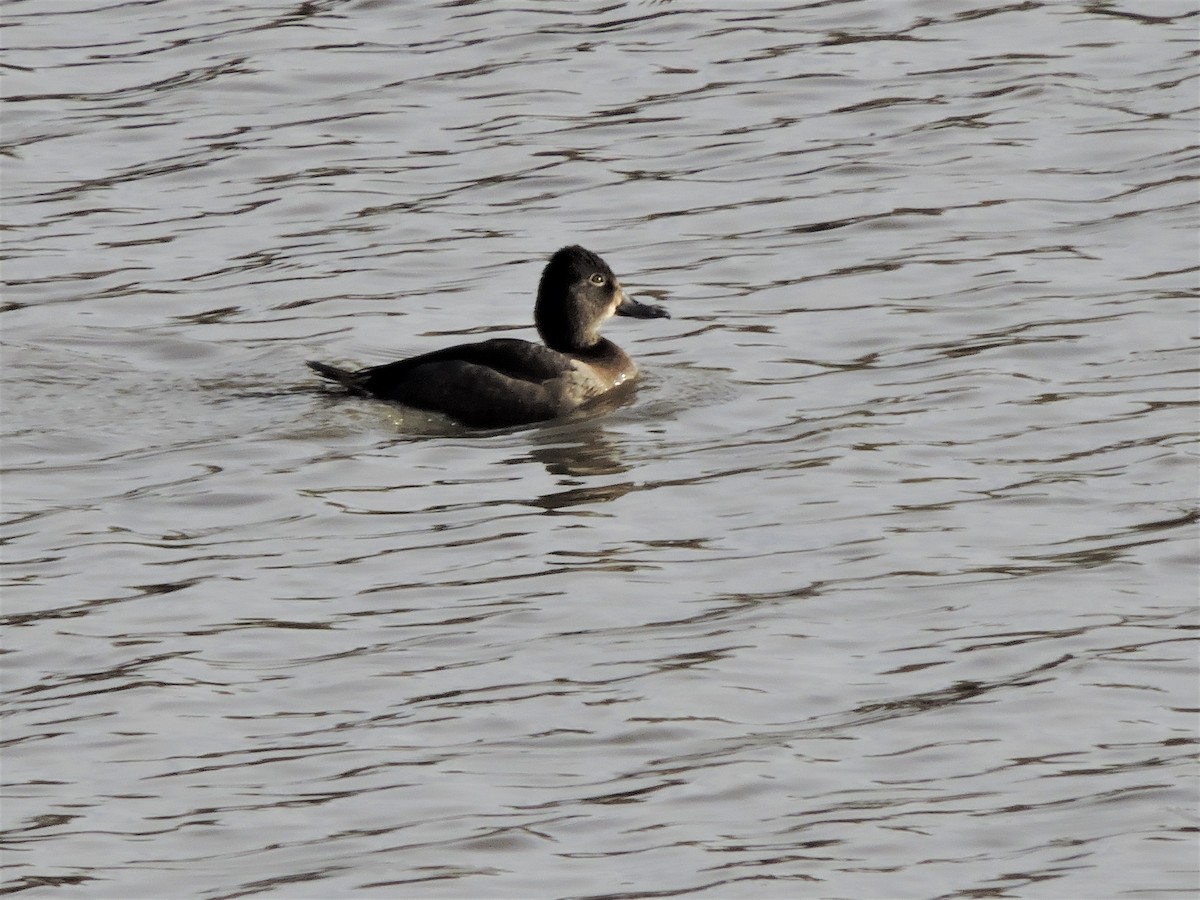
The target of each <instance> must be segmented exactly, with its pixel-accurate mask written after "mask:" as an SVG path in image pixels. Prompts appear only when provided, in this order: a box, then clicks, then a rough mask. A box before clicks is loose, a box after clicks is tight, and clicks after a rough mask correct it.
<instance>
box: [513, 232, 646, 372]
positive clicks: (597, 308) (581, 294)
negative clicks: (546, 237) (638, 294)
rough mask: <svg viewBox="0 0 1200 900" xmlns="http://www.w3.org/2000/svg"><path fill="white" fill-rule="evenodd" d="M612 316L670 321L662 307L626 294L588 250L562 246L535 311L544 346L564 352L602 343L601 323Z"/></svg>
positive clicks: (544, 279)
mask: <svg viewBox="0 0 1200 900" xmlns="http://www.w3.org/2000/svg"><path fill="white" fill-rule="evenodd" d="M612 315H618V316H632V317H634V318H637V319H663V318H670V313H668V312H667V311H666V310H665V309H663V308H662V307H661V306H651V305H649V304H647V303H639V302H638V301H636V300H633V299H630V298H629V297H627V296H625V291H624V290H622V289H621V282H620V281H618V280H617V276H616V275H614V274H613V270H612V269H610V268H609V267H608V263H606V262H605V261H604V260H602V259H601V258H600V257H599V256H597V255H596V254H595V253H592V252H591V251H590V250H585V249H584V248H583V247H579V246H571V247H563V248H562V249H561V250H559V251H558V252H557V253H555V254H554V255H553V256H551V257H550V261H549V262H548V263H546V268H545V269H543V270H542V280H541V281H540V282H539V283H538V293H537V304H536V305H535V306H534V308H533V318H534V321H535V322H536V323H537V330H538V334H540V335H541V336H542V340H543V341H545V342H546V346H547V347H551V348H553V349H555V350H562V351H564V352H568V353H569V352H572V351H579V350H586V349H588V348H589V347H593V346H595V344H596V342H597V341H599V340H600V323H602V322H603V321H604V320H605V319H607V318H608V317H609V316H612Z"/></svg>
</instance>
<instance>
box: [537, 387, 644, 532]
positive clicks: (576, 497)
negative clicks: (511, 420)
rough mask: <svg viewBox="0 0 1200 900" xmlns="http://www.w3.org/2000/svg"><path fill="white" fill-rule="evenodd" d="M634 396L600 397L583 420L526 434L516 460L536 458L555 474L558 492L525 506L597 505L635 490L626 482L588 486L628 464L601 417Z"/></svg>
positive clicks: (625, 394)
mask: <svg viewBox="0 0 1200 900" xmlns="http://www.w3.org/2000/svg"><path fill="white" fill-rule="evenodd" d="M633 393H634V390H633V387H632V385H631V386H630V390H628V391H624V390H623V391H621V392H620V396H615V397H605V398H603V399H602V401H601V402H599V403H595V404H591V405H589V408H588V411H587V412H588V415H587V417H586V418H580V419H578V420H574V421H568V422H563V423H561V424H558V425H554V426H550V427H546V428H540V429H537V430H536V431H535V432H534V433H532V434H531V441H530V447H529V450H528V452H527V453H526V454H524V455H523V459H522V461H527V460H536V461H537V462H540V463H541V464H542V465H543V466H545V467H546V471H547V472H549V473H550V474H551V475H555V476H558V483H559V484H560V485H562V486H563V489H562V490H557V491H553V492H551V493H548V494H543V495H542V496H540V497H536V498H533V499H532V500H531V501H530V502H531V503H533V504H534V505H535V506H540V507H542V508H543V509H546V510H558V509H564V508H567V507H572V506H579V505H581V504H585V503H603V502H606V501H609V500H616V499H617V498H618V497H623V496H625V495H626V494H628V493H629V492H630V491H631V490H633V489H634V487H635V486H636V485H635V484H634V483H633V482H632V481H620V482H616V483H613V482H608V481H606V482H605V483H603V484H588V483H587V482H588V481H591V480H593V479H595V478H597V477H598V476H605V475H619V474H621V473H622V472H628V471H629V469H630V466H629V465H628V464H627V463H626V462H625V461H624V460H623V459H622V451H621V446H620V444H619V443H618V442H617V441H615V440H614V439H613V436H612V434H611V433H610V432H609V431H608V430H606V429H605V427H604V419H603V417H604V416H605V415H607V414H608V413H610V412H612V411H613V410H614V409H616V408H617V407H618V406H622V405H624V404H625V403H628V402H629V401H630V400H631V399H632V395H633Z"/></svg>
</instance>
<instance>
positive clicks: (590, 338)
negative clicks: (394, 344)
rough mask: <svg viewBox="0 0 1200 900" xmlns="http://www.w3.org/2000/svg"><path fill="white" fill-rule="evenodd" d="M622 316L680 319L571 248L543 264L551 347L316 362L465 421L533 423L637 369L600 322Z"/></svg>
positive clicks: (328, 373) (363, 385)
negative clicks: (362, 364) (348, 364)
mask: <svg viewBox="0 0 1200 900" xmlns="http://www.w3.org/2000/svg"><path fill="white" fill-rule="evenodd" d="M612 315H618V316H633V317H634V318H638V319H662V318H670V313H668V312H667V311H666V310H665V309H663V308H662V307H661V306H651V305H649V304H646V303H639V302H637V301H636V300H631V299H630V298H629V297H627V296H626V295H625V292H624V291H623V290H622V289H621V283H620V282H619V281H618V280H617V277H616V276H615V275H614V274H613V271H612V269H610V268H609V267H608V264H607V263H605V262H604V260H602V259H601V258H600V257H599V256H597V255H596V254H595V253H592V252H590V251H588V250H584V249H583V248H582V247H563V248H562V249H561V250H559V251H558V252H557V253H555V254H554V255H553V256H552V257H550V261H549V262H548V263H547V264H546V268H545V269H544V270H543V271H542V280H541V281H540V282H539V283H538V292H537V303H536V305H535V306H534V308H533V318H534V322H535V323H536V325H537V330H538V334H540V335H541V336H542V340H543V341H545V342H546V346H544V347H543V346H541V345H540V344H533V343H530V342H529V341H522V340H518V339H516V338H494V339H492V340H489V341H481V342H479V343H477V344H460V345H458V346H456V347H448V348H446V349H445V350H435V351H434V352H432V353H425V354H423V355H421V356H414V357H411V358H409V359H402V360H400V361H399V362H394V363H387V364H386V365H382V366H373V367H371V368H369V369H360V370H358V371H350V370H347V369H339V368H337V367H336V366H330V365H326V364H325V363H319V362H309V364H308V365H309V366H310V367H311V368H312V369H313V370H315V371H316V372H317V373H318V374H320V375H322V376H323V377H325V378H328V379H331V380H332V381H336V382H338V383H339V384H341V385H343V386H345V387H347V388H349V389H350V390H351V391H353V392H354V393H356V394H365V395H368V396H372V397H378V398H379V399H381V400H395V401H398V402H400V403H404V404H407V405H409V406H415V407H417V408H418V409H425V410H433V411H436V412H441V413H445V414H446V415H448V416H450V417H452V418H454V419H457V420H458V421H459V422H461V423H462V424H464V425H469V426H473V427H476V428H502V427H506V426H511V425H524V424H527V423H529V422H538V421H542V420H544V419H554V418H557V417H558V416H562V415H565V414H567V413H569V412H571V411H572V410H575V409H578V408H579V407H580V406H582V405H583V404H585V403H587V402H589V401H591V400H595V399H596V398H597V397H601V396H603V395H604V394H607V393H608V392H609V391H611V390H613V389H614V388H616V387H617V386H619V385H621V384H625V383H628V382H629V381H631V380H632V379H634V378H635V377H636V376H637V366H636V365H634V362H633V360H632V359H630V358H629V357H628V356H627V355H626V354H625V352H624V351H623V350H622V349H621V348H620V347H618V346H617V345H616V344H614V343H613V342H612V341H609V340H606V339H605V338H602V337H600V334H599V329H600V323H601V322H603V321H604V320H605V319H607V318H609V317H610V316H612Z"/></svg>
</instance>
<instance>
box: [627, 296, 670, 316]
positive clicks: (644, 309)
mask: <svg viewBox="0 0 1200 900" xmlns="http://www.w3.org/2000/svg"><path fill="white" fill-rule="evenodd" d="M617 315H618V316H630V317H632V318H634V319H669V318H671V314H670V313H669V312H667V310H666V307H662V306H654V305H653V304H650V303H639V302H638V301H637V300H634V299H633V298H632V297H630V296H628V295H627V294H625V293H622V294H621V302H620V303H619V304H618V305H617Z"/></svg>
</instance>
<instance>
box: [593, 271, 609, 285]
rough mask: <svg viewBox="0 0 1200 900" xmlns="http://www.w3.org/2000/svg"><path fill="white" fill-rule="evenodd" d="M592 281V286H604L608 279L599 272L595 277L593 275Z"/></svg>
mask: <svg viewBox="0 0 1200 900" xmlns="http://www.w3.org/2000/svg"><path fill="white" fill-rule="evenodd" d="M590 280H591V282H592V284H604V282H605V281H606V280H607V279H606V278H605V277H604V276H603V275H601V274H600V273H599V272H597V273H596V274H595V275H593V276H592V277H591V279H590Z"/></svg>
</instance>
